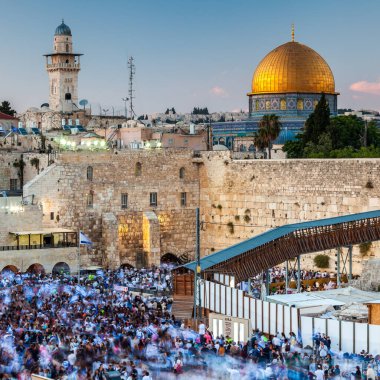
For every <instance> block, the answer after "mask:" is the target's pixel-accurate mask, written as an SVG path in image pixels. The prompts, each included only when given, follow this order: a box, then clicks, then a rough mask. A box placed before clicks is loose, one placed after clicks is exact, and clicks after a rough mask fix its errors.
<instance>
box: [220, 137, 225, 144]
mask: <svg viewBox="0 0 380 380" xmlns="http://www.w3.org/2000/svg"><path fill="white" fill-rule="evenodd" d="M219 144H220V145H226V140H225V139H224V137H221V138H220V139H219Z"/></svg>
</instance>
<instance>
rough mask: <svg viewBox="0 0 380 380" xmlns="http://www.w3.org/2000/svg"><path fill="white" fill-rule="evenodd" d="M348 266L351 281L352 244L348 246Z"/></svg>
mask: <svg viewBox="0 0 380 380" xmlns="http://www.w3.org/2000/svg"><path fill="white" fill-rule="evenodd" d="M348 267H349V272H348V279H349V281H351V280H352V245H350V246H349V247H348Z"/></svg>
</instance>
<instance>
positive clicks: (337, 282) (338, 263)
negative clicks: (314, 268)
mask: <svg viewBox="0 0 380 380" xmlns="http://www.w3.org/2000/svg"><path fill="white" fill-rule="evenodd" d="M340 251H341V248H338V249H337V250H336V285H337V287H338V288H340Z"/></svg>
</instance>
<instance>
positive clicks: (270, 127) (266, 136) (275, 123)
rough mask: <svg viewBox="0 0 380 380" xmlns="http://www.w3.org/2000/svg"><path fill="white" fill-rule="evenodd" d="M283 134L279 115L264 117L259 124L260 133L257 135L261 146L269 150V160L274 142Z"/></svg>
mask: <svg viewBox="0 0 380 380" xmlns="http://www.w3.org/2000/svg"><path fill="white" fill-rule="evenodd" d="M280 132H281V122H280V121H279V119H278V116H277V115H274V114H271V115H264V116H263V117H262V119H261V120H260V123H259V131H258V133H257V134H256V138H255V141H256V139H258V144H257V145H256V146H259V144H261V145H262V146H263V147H264V148H268V158H269V159H271V158H272V156H271V149H272V142H273V141H274V140H276V138H277V137H278V135H279V134H280Z"/></svg>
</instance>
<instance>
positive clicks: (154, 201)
mask: <svg viewBox="0 0 380 380" xmlns="http://www.w3.org/2000/svg"><path fill="white" fill-rule="evenodd" d="M149 203H150V205H151V206H157V193H150V196H149Z"/></svg>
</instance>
